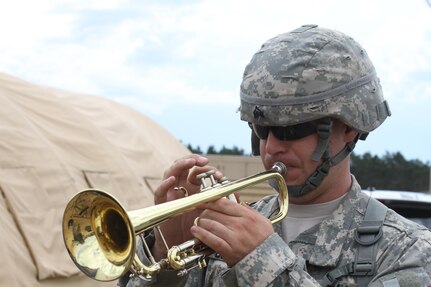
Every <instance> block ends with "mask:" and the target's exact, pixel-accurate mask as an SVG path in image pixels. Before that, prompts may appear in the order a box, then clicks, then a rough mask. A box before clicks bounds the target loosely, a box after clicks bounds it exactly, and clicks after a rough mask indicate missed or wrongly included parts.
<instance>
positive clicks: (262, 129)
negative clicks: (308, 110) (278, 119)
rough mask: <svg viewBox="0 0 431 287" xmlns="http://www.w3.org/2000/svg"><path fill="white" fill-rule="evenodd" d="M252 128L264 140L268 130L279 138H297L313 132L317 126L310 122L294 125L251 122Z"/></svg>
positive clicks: (285, 139) (283, 139) (284, 139)
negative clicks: (260, 124)
mask: <svg viewBox="0 0 431 287" xmlns="http://www.w3.org/2000/svg"><path fill="white" fill-rule="evenodd" d="M253 130H254V132H255V133H256V135H257V137H258V138H260V139H262V140H266V139H267V138H268V135H269V131H271V132H272V134H273V135H274V136H275V137H276V138H277V139H279V140H282V141H287V140H297V139H301V138H303V137H306V136H309V135H311V134H314V133H315V132H316V131H317V127H316V126H315V125H313V124H311V123H302V124H298V125H294V126H286V127H279V126H259V125H256V124H253Z"/></svg>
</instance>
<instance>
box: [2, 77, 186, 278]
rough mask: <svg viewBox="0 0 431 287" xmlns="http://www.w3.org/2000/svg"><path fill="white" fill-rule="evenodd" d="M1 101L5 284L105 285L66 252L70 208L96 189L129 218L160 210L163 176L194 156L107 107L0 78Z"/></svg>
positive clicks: (134, 117)
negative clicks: (157, 194)
mask: <svg viewBox="0 0 431 287" xmlns="http://www.w3.org/2000/svg"><path fill="white" fill-rule="evenodd" d="M0 101H1V105H0V121H1V125H0V136H1V139H2V140H1V141H0V159H1V160H0V191H1V196H0V216H1V225H0V232H1V234H2V235H1V236H0V252H1V254H2V260H1V266H0V286H58V285H61V286H69V285H70V286H107V285H106V284H102V285H100V283H99V282H96V281H93V280H91V279H88V278H86V277H85V276H84V275H82V274H81V273H80V272H79V271H78V269H77V268H76V266H75V265H74V264H73V263H72V261H71V259H70V257H69V255H68V254H67V251H66V249H65V247H64V243H63V238H62V230H61V226H62V216H63V211H64V208H65V206H66V204H67V202H68V201H69V199H70V198H71V197H72V196H73V195H74V194H76V193H77V192H79V191H80V190H82V189H86V188H90V187H91V188H97V189H102V190H105V191H107V192H109V193H111V194H112V195H114V196H115V197H116V198H117V199H119V201H120V202H121V204H122V205H123V206H124V207H125V208H126V209H127V210H134V209H139V208H143V207H146V206H149V205H152V204H153V195H152V193H153V189H154V188H155V187H156V186H157V184H158V183H159V182H160V178H161V176H162V174H163V171H164V170H165V169H166V168H167V167H168V166H169V165H170V163H171V162H172V161H173V160H174V159H176V158H178V157H181V156H184V155H186V154H188V153H189V151H188V150H187V149H186V148H185V147H184V145H183V144H182V143H181V142H179V141H178V140H177V139H175V138H174V137H173V136H172V135H171V134H170V133H169V132H167V131H166V130H164V129H163V128H162V127H160V126H159V125H157V124H156V123H154V122H153V121H151V120H150V119H149V118H147V117H146V116H144V115H143V114H142V113H139V112H137V111H135V110H133V109H131V108H128V107H126V106H124V105H122V104H119V103H117V102H114V101H111V100H108V99H104V98H100V97H95V96H90V95H84V94H78V93H71V92H66V91H62V90H59V89H54V88H48V87H42V86H37V85H33V84H30V83H27V82H25V81H22V80H20V79H17V78H14V77H12V76H9V75H7V74H3V73H0ZM113 286H115V284H113Z"/></svg>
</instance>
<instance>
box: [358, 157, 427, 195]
mask: <svg viewBox="0 0 431 287" xmlns="http://www.w3.org/2000/svg"><path fill="white" fill-rule="evenodd" d="M351 171H352V173H353V174H354V175H355V177H356V178H357V179H358V181H359V182H360V183H361V185H362V187H363V188H376V189H392V190H408V191H425V190H428V188H429V172H430V166H429V164H426V163H423V162H421V161H419V160H417V159H415V160H406V159H405V158H404V156H403V155H402V154H401V153H400V152H396V153H386V154H385V155H384V156H383V157H382V158H379V157H378V156H376V155H374V156H373V155H371V154H370V153H365V154H363V155H359V156H358V155H355V154H352V157H351Z"/></svg>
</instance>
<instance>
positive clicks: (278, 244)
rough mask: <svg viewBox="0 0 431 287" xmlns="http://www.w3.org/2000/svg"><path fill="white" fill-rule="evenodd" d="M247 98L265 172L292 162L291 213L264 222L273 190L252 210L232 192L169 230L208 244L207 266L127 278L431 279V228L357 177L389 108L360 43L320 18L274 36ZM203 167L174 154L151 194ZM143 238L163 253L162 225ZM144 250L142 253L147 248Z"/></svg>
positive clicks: (190, 180)
mask: <svg viewBox="0 0 431 287" xmlns="http://www.w3.org/2000/svg"><path fill="white" fill-rule="evenodd" d="M240 96H241V107H240V112H241V119H242V120H244V121H246V122H248V123H249V125H250V127H251V134H252V137H251V143H252V150H253V154H255V155H259V154H260V156H261V159H262V162H263V165H264V167H265V168H266V169H269V168H270V167H271V166H272V164H273V163H274V162H276V161H280V162H283V163H284V164H285V165H286V167H287V174H286V175H285V180H286V183H287V185H288V190H289V201H290V203H289V214H288V216H287V217H286V218H285V219H283V221H282V222H281V223H277V224H275V225H272V224H271V223H270V221H269V220H268V218H270V217H271V215H272V214H274V213H276V212H277V211H278V204H279V203H278V201H277V197H276V196H269V197H265V198H264V199H262V200H260V201H258V202H257V203H256V204H254V205H253V208H250V207H248V206H243V205H238V204H236V203H234V202H232V201H229V200H226V199H221V200H218V201H215V202H212V203H208V204H205V205H203V206H202V210H204V211H203V212H202V213H201V214H199V213H197V212H193V213H192V214H187V215H184V216H182V217H179V218H176V219H174V220H173V221H172V222H169V223H165V224H164V225H163V226H162V229H163V230H164V231H165V235H166V236H167V239H168V243H169V244H178V243H180V242H184V241H185V240H187V239H190V238H191V237H195V238H197V239H199V240H201V241H202V242H203V243H205V244H206V245H207V246H209V247H210V248H212V249H213V250H214V251H215V252H216V253H214V254H213V255H211V256H209V257H208V258H207V267H205V268H203V269H198V268H196V269H193V270H191V271H190V272H189V274H188V275H187V276H185V277H182V278H177V277H176V275H175V273H176V272H172V271H161V272H160V273H159V274H157V275H156V276H154V278H153V280H152V282H145V281H143V280H141V279H140V278H139V277H134V278H132V279H130V280H129V279H128V278H126V277H124V278H122V279H121V280H120V285H121V286H128V287H130V286H145V285H146V284H154V285H157V286H182V285H186V286H385V287H388V286H431V279H430V275H431V264H430V262H431V232H430V231H429V230H428V229H426V228H425V227H423V226H420V225H417V224H415V223H413V222H411V221H409V220H407V219H405V218H403V217H401V216H400V215H398V214H397V213H395V212H394V211H392V210H389V209H387V208H386V207H385V206H384V205H382V204H380V203H379V202H377V201H376V200H374V199H370V198H369V197H368V196H367V195H365V194H364V193H362V192H361V187H360V186H359V184H358V182H357V181H356V179H355V178H354V176H353V175H351V174H350V168H349V165H350V162H349V155H350V152H351V151H352V150H353V148H354V146H355V144H356V142H357V141H358V140H364V139H365V138H366V136H367V135H368V133H369V132H371V131H373V130H374V129H376V128H377V127H378V126H380V124H382V123H383V121H384V120H385V119H386V118H387V117H388V116H390V110H389V107H388V104H387V102H386V101H385V100H384V98H383V94H382V90H381V86H380V83H379V79H378V78H377V75H376V72H375V70H374V67H373V64H372V63H371V61H370V59H369V57H368V55H367V53H366V52H365V50H364V49H363V48H362V47H361V46H360V45H359V44H358V43H357V42H355V41H354V40H353V39H352V38H351V37H349V36H347V35H345V34H342V33H340V32H337V31H333V30H328V29H323V28H320V27H317V25H304V26H302V27H300V28H298V29H296V30H293V31H291V32H289V33H285V34H281V35H279V36H277V37H275V38H272V39H270V40H269V41H267V42H266V43H264V44H263V45H262V47H261V49H260V50H259V51H258V52H257V53H256V54H255V55H254V56H253V58H252V59H251V62H250V63H249V64H248V65H247V67H246V68H245V72H244V75H243V81H242V84H241V90H240ZM207 164H208V159H206V158H205V157H202V156H198V155H191V156H188V157H185V158H182V159H179V160H177V161H176V162H175V163H174V164H173V165H172V166H171V168H170V169H168V170H167V171H166V172H165V176H164V181H163V182H162V184H161V185H160V186H159V188H158V189H157V191H156V192H155V203H156V204H158V203H162V202H165V201H170V200H174V199H176V198H178V197H181V196H182V195H181V193H179V192H178V190H175V189H174V187H176V186H183V187H185V188H186V189H187V190H188V192H189V193H190V194H192V193H195V192H197V191H198V190H199V185H200V182H199V181H197V180H196V175H197V174H198V173H200V172H202V171H205V170H208V169H209V168H210V167H209V166H208V165H207ZM216 177H217V178H220V177H221V174H220V172H217V173H216ZM197 216H199V217H198V220H196V221H195V223H196V224H195V225H193V220H194V219H195V218H196V217H197ZM179 230H182V232H181V231H179ZM147 238H148V243H149V244H150V245H151V246H152V250H153V252H154V254H155V257H156V259H160V258H163V256H165V253H166V252H165V251H164V248H163V245H162V243H161V239H160V237H159V235H158V233H157V232H155V236H153V237H151V236H148V237H147ZM151 238H152V240H151ZM154 239H155V240H154ZM141 244H142V242H141ZM140 246H141V245H140ZM138 255H139V256H140V257H141V258H142V259H143V260H145V254H144V252H143V251H142V248H138Z"/></svg>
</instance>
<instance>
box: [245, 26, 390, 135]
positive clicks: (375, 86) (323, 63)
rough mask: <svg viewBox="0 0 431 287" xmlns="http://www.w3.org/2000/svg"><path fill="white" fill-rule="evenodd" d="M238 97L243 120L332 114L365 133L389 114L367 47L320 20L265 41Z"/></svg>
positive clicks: (294, 120)
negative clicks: (328, 26) (320, 26)
mask: <svg viewBox="0 0 431 287" xmlns="http://www.w3.org/2000/svg"><path fill="white" fill-rule="evenodd" d="M240 96H241V107H240V112H241V119H242V120H244V121H247V122H251V123H255V124H258V125H272V126H289V125H294V124H299V123H303V122H308V121H313V120H317V119H321V118H326V117H331V118H336V119H339V120H341V121H342V122H344V123H345V124H347V125H349V126H350V127H352V128H354V129H356V130H357V131H358V132H359V133H362V134H365V135H366V134H368V132H370V131H372V130H374V129H375V128H377V127H378V126H379V125H380V124H381V123H383V121H384V120H385V119H386V117H387V116H389V115H390V110H389V106H388V104H387V102H386V101H385V100H384V98H383V92H382V88H381V86H380V81H379V79H378V78H377V75H376V72H375V69H374V66H373V64H372V62H371V60H370V59H369V57H368V55H367V53H366V51H365V50H364V49H363V48H362V47H361V46H360V45H359V44H358V43H357V42H356V41H355V40H354V39H352V38H351V37H349V36H347V35H345V34H343V33H340V32H338V31H334V30H329V29H324V28H319V27H318V26H317V25H304V26H302V27H300V28H298V29H296V30H293V31H291V32H288V33H284V34H281V35H278V36H276V37H274V38H272V39H270V40H268V41H267V42H266V43H264V44H263V45H262V47H261V49H260V50H259V51H258V52H257V53H256V54H255V55H254V56H253V58H252V59H251V61H250V63H249V64H248V65H247V67H246V68H245V71H244V75H243V80H242V83H241V89H240Z"/></svg>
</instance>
